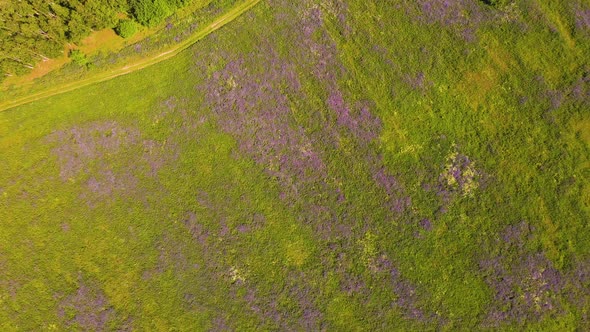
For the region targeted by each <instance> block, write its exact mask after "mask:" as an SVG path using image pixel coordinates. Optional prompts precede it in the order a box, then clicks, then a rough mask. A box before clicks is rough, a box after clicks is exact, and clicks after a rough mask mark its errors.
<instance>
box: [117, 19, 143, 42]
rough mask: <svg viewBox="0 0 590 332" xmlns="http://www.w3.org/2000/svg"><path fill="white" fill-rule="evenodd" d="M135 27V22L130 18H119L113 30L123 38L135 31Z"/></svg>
mask: <svg viewBox="0 0 590 332" xmlns="http://www.w3.org/2000/svg"><path fill="white" fill-rule="evenodd" d="M137 28H138V27H137V23H135V22H134V21H132V20H120V21H119V24H118V25H117V27H116V28H115V32H116V33H117V34H118V35H119V36H121V37H123V38H129V37H131V36H133V35H134V34H136V33H137Z"/></svg>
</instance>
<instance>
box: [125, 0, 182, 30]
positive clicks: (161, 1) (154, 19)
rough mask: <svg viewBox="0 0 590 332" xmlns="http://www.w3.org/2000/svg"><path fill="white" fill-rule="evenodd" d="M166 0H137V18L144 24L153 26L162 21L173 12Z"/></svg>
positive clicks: (135, 9) (134, 8) (135, 8)
mask: <svg viewBox="0 0 590 332" xmlns="http://www.w3.org/2000/svg"><path fill="white" fill-rule="evenodd" d="M173 9H175V8H171V7H170V6H169V4H168V2H166V1H165V0H147V1H137V2H136V3H135V5H134V6H133V11H134V15H135V18H136V19H137V21H138V22H139V23H141V24H142V25H145V26H148V27H153V26H156V25H158V24H160V22H162V21H163V20H164V19H165V18H166V17H168V16H170V15H171V14H172V12H173Z"/></svg>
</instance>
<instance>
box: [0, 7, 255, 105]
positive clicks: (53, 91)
mask: <svg viewBox="0 0 590 332" xmlns="http://www.w3.org/2000/svg"><path fill="white" fill-rule="evenodd" d="M260 1H261V0H246V1H244V2H243V3H241V4H239V5H237V6H236V7H234V8H232V9H230V10H229V11H228V12H227V13H225V14H223V15H222V16H220V17H218V18H217V19H216V20H215V21H213V22H211V23H210V24H209V25H207V26H205V27H204V28H202V29H201V30H199V31H197V32H195V33H194V34H193V35H192V36H191V37H189V38H187V39H186V40H184V41H182V42H181V43H180V44H177V45H174V47H173V48H172V49H170V50H168V51H166V52H163V53H160V54H157V55H155V56H153V57H150V58H146V59H142V60H140V61H138V62H135V63H133V64H128V65H125V66H124V67H121V68H118V69H114V70H111V71H108V72H104V73H98V74H97V75H95V76H92V77H88V78H85V79H82V80H78V81H74V82H68V83H65V84H61V85H58V86H55V87H52V88H50V89H47V90H44V91H40V92H35V93H33V94H30V95H27V96H24V97H20V98H16V99H13V100H8V101H6V102H3V103H0V112H2V111H6V110H8V109H11V108H13V107H17V106H20V105H24V104H28V103H32V102H34V101H37V100H40V99H44V98H48V97H51V96H55V95H58V94H62V93H65V92H69V91H72V90H76V89H79V88H81V87H85V86H88V85H91V84H95V83H99V82H104V81H108V80H110V79H113V78H115V77H118V76H122V75H126V74H129V73H132V72H134V71H137V70H140V69H143V68H146V67H149V66H151V65H154V64H156V63H159V62H162V61H164V60H167V59H170V58H172V57H174V56H175V55H177V54H178V53H180V52H182V51H184V50H185V49H187V48H188V47H189V46H191V45H192V44H194V43H195V42H197V41H199V40H200V39H202V38H204V37H206V36H207V35H209V34H210V33H212V32H213V31H215V30H217V29H219V28H221V27H223V26H224V25H226V24H228V23H229V22H231V21H233V20H234V19H236V18H237V17H239V16H240V15H242V14H243V13H244V12H246V11H247V10H249V9H250V8H252V7H254V6H255V5H256V4H258V3H259V2H260Z"/></svg>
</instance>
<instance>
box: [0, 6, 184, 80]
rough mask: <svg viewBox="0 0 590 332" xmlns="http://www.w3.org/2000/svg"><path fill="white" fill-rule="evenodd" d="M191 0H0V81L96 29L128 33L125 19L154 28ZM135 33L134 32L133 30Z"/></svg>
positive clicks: (62, 49)
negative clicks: (110, 29) (112, 29)
mask: <svg viewBox="0 0 590 332" xmlns="http://www.w3.org/2000/svg"><path fill="white" fill-rule="evenodd" d="M192 1H193V0H61V1H51V2H48V1H45V0H24V1H7V0H0V41H1V43H0V81H2V80H3V79H5V78H6V77H8V76H13V75H22V74H25V73H27V72H29V71H30V70H31V69H32V68H33V67H34V66H35V64H36V63H37V62H39V61H41V60H43V59H48V58H55V57H58V56H61V55H62V54H63V52H64V48H65V46H66V45H67V44H76V43H79V42H80V41H81V40H82V39H83V38H84V37H86V36H88V35H89V34H90V32H92V31H94V30H100V29H104V28H115V31H117V32H118V33H119V34H120V35H121V36H123V37H129V36H130V29H129V28H130V24H129V22H130V21H129V18H131V19H133V20H135V21H137V22H138V23H140V24H142V25H144V26H149V27H153V26H156V25H158V24H159V23H161V22H162V21H163V20H164V19H165V18H166V17H168V16H170V15H171V14H172V13H174V11H175V10H177V9H178V8H180V7H182V6H185V5H187V4H189V3H190V2H192ZM131 32H133V31H131Z"/></svg>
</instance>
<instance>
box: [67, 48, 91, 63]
mask: <svg viewBox="0 0 590 332" xmlns="http://www.w3.org/2000/svg"><path fill="white" fill-rule="evenodd" d="M69 56H70V59H72V61H74V63H75V64H77V65H79V66H84V65H86V64H88V59H87V58H86V54H84V53H82V51H80V50H71V51H70V54H69Z"/></svg>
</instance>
